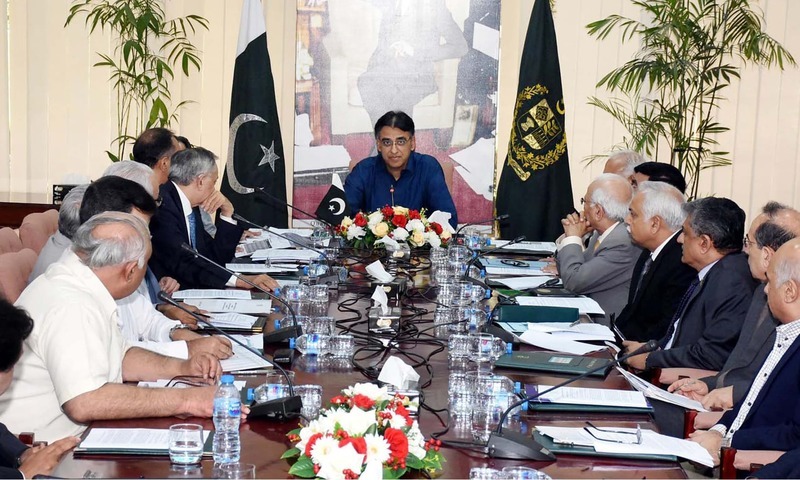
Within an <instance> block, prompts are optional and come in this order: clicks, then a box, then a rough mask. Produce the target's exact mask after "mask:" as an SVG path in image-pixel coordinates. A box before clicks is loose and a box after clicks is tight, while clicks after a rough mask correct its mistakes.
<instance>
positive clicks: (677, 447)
mask: <svg viewBox="0 0 800 480" xmlns="http://www.w3.org/2000/svg"><path fill="white" fill-rule="evenodd" d="M600 428H608V429H613V430H618V431H620V432H628V434H616V435H617V436H619V438H623V437H631V438H633V437H634V435H633V434H635V433H636V429H635V428H621V427H607V426H601V427H600ZM536 429H537V430H538V431H539V432H540V433H541V434H542V435H547V436H548V437H550V438H552V439H553V442H554V443H560V444H565V445H582V446H587V447H594V449H595V451H596V452H598V453H613V454H628V455H630V454H639V455H674V456H676V457H680V458H685V459H687V460H691V461H693V462H697V463H700V464H702V465H705V466H707V467H712V466H714V461H713V460H712V458H711V455H709V453H708V451H706V449H705V448H703V447H702V446H700V444H699V443H695V442H692V441H690V440H683V439H681V438H673V437H668V436H666V435H661V434H659V433H656V432H654V431H652V430H642V431H641V432H642V443H640V444H636V443H627V442H626V443H618V442H613V441H612V442H608V441H603V440H598V439H597V438H595V437H593V436H592V435H590V434H589V432H587V431H586V430H585V429H583V428H578V427H550V426H537V427H536ZM603 435H604V438H609V439H610V438H612V437H611V436H612V435H613V434H611V433H605V432H604V433H603ZM620 435H622V436H620ZM614 438H616V437H614Z"/></svg>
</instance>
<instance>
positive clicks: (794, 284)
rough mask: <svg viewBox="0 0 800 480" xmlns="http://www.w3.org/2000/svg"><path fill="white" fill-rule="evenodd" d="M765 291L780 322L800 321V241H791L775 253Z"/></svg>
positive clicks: (771, 308) (770, 305)
mask: <svg viewBox="0 0 800 480" xmlns="http://www.w3.org/2000/svg"><path fill="white" fill-rule="evenodd" d="M764 291H765V292H766V293H767V301H768V304H769V309H770V311H771V312H772V315H773V316H774V317H775V318H776V319H777V320H778V321H780V322H781V323H784V324H786V323H790V322H793V321H795V320H797V319H800V239H798V238H794V239H792V240H789V241H788V242H786V243H784V244H783V246H781V247H780V248H779V249H778V251H777V252H775V256H774V258H773V259H772V261H771V262H770V264H769V268H768V269H767V285H766V287H765V288H764Z"/></svg>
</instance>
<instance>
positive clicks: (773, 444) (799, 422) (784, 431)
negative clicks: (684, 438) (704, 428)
mask: <svg viewBox="0 0 800 480" xmlns="http://www.w3.org/2000/svg"><path fill="white" fill-rule="evenodd" d="M798 338H800V337H798ZM798 351H800V341H798V340H797V339H796V340H795V342H794V343H792V345H791V346H790V347H789V350H788V351H787V352H786V353H785V354H784V355H783V357H782V358H781V361H780V362H778V365H776V366H775V369H774V370H773V371H772V374H770V376H769V378H768V379H767V383H766V384H764V387H763V388H762V389H761V391H760V392H758V396H757V397H756V399H755V401H753V406H752V407H751V408H750V411H749V412H748V414H747V418H745V420H744V422H743V423H742V426H741V427H740V428H739V430H738V431H736V432H734V433H733V441H732V442H731V446H732V447H734V448H737V449H742V450H787V449H792V448H797V447H800V402H798V401H797V399H798V398H800V353H798ZM743 403H744V399H742V400H741V401H740V402H739V403H737V404H736V405H735V406H734V407H733V409H732V410H728V411H727V412H725V415H723V416H722V418H721V419H720V421H719V423H721V424H723V425H725V426H726V427H728V428H730V426H731V424H732V423H733V421H734V420H735V419H736V415H737V414H738V413H739V409H740V408H741V407H742V404H743Z"/></svg>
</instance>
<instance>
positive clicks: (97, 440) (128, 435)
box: [78, 428, 210, 450]
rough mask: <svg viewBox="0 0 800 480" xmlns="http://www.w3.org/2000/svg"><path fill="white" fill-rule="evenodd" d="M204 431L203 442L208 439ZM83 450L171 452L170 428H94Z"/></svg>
mask: <svg viewBox="0 0 800 480" xmlns="http://www.w3.org/2000/svg"><path fill="white" fill-rule="evenodd" d="M209 433H210V432H209V431H208V430H203V441H204V442H205V440H206V439H207V438H208V435H209ZM78 448H79V449H81V450H92V449H104V450H105V449H113V450H169V429H168V428H92V429H91V430H89V433H88V434H87V435H86V438H84V439H83V441H81V444H80V446H79V447H78Z"/></svg>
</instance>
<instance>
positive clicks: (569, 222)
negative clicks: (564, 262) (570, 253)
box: [561, 213, 592, 237]
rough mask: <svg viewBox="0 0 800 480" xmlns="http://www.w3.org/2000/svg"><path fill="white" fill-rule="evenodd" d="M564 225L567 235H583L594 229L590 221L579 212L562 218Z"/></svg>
mask: <svg viewBox="0 0 800 480" xmlns="http://www.w3.org/2000/svg"><path fill="white" fill-rule="evenodd" d="M561 225H562V226H563V227H564V235H565V236H567V237H583V236H584V235H586V234H587V233H589V232H590V231H591V229H592V227H591V225H589V221H588V220H586V219H585V218H583V216H582V215H580V214H578V213H570V214H569V215H567V216H566V217H565V218H563V219H562V220H561Z"/></svg>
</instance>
